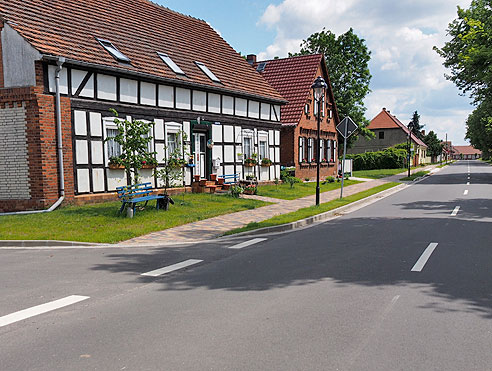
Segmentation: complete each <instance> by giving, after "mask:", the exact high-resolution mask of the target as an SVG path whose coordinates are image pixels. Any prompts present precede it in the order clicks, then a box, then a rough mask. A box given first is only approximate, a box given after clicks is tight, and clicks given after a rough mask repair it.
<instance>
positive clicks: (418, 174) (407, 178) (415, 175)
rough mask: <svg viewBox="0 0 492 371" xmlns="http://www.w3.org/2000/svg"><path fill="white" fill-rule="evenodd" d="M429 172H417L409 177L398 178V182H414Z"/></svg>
mask: <svg viewBox="0 0 492 371" xmlns="http://www.w3.org/2000/svg"><path fill="white" fill-rule="evenodd" d="M429 173H430V171H417V172H416V173H413V174H412V175H410V176H406V177H405V178H400V180H415V179H417V178H419V177H421V176H424V175H426V174H429Z"/></svg>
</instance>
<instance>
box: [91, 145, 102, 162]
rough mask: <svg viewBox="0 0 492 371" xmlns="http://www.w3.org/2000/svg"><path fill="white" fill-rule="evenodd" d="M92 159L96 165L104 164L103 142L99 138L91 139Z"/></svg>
mask: <svg viewBox="0 0 492 371" xmlns="http://www.w3.org/2000/svg"><path fill="white" fill-rule="evenodd" d="M91 156H92V157H91V161H92V163H93V164H94V165H102V164H103V160H104V158H103V142H102V141H98V140H93V141H91Z"/></svg>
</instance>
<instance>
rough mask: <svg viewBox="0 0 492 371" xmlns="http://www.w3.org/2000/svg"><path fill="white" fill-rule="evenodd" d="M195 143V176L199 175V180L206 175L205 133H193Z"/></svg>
mask: <svg viewBox="0 0 492 371" xmlns="http://www.w3.org/2000/svg"><path fill="white" fill-rule="evenodd" d="M193 137H194V141H195V175H200V178H202V179H203V178H206V177H207V173H206V169H207V161H206V159H207V156H206V154H207V153H206V150H207V137H206V135H205V133H194V134H193Z"/></svg>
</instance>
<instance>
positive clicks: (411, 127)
mask: <svg viewBox="0 0 492 371" xmlns="http://www.w3.org/2000/svg"><path fill="white" fill-rule="evenodd" d="M413 128H414V124H413V121H410V123H409V124H408V164H407V165H408V176H410V167H411V164H410V156H411V143H412V142H411V137H412V130H413Z"/></svg>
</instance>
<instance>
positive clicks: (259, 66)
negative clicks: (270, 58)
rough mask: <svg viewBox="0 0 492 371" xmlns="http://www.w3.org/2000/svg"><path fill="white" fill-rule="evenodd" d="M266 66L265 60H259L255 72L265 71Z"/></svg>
mask: <svg viewBox="0 0 492 371" xmlns="http://www.w3.org/2000/svg"><path fill="white" fill-rule="evenodd" d="M265 67H266V62H261V63H260V64H259V65H258V67H256V72H263V71H265Z"/></svg>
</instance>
